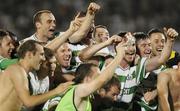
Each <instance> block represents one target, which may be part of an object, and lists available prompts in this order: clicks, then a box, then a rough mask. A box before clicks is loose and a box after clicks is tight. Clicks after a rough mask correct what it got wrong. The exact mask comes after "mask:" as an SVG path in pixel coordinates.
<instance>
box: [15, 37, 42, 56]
mask: <svg viewBox="0 0 180 111" xmlns="http://www.w3.org/2000/svg"><path fill="white" fill-rule="evenodd" d="M37 44H39V45H40V43H39V42H37V41H35V40H28V41H26V42H24V43H23V44H22V45H20V47H19V49H18V57H19V58H24V57H25V55H26V53H27V52H28V51H30V52H32V53H33V54H35V53H36V51H37V47H36V45H37Z"/></svg>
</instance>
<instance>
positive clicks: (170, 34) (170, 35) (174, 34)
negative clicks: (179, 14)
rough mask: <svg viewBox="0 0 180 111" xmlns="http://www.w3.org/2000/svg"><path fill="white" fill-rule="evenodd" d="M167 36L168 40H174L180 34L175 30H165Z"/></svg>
mask: <svg viewBox="0 0 180 111" xmlns="http://www.w3.org/2000/svg"><path fill="white" fill-rule="evenodd" d="M163 30H164V33H165V35H166V36H167V39H171V40H174V39H175V38H176V37H177V36H178V35H179V34H178V32H177V31H176V30H175V29H173V28H169V29H167V28H163Z"/></svg>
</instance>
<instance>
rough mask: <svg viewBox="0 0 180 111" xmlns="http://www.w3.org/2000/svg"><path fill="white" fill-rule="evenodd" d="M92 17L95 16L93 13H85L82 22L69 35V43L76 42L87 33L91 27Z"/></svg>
mask: <svg viewBox="0 0 180 111" xmlns="http://www.w3.org/2000/svg"><path fill="white" fill-rule="evenodd" d="M94 17H95V15H94V14H93V15H90V14H87V15H86V18H85V20H84V22H83V23H82V25H81V27H80V28H79V29H78V30H77V31H76V32H75V33H74V34H73V35H72V36H70V37H69V41H70V42H71V43H77V42H79V41H80V40H81V39H82V38H84V37H86V36H87V34H88V32H89V30H90V28H91V25H92V23H93V20H94Z"/></svg>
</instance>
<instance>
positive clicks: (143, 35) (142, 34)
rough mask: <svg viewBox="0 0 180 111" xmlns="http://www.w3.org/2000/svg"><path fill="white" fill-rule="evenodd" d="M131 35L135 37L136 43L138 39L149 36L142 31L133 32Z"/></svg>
mask: <svg viewBox="0 0 180 111" xmlns="http://www.w3.org/2000/svg"><path fill="white" fill-rule="evenodd" d="M133 36H134V37H135V38H136V43H137V42H138V41H139V40H145V39H148V38H149V36H148V35H147V34H145V33H144V32H135V33H133Z"/></svg>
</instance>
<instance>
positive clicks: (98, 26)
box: [93, 25, 107, 37]
mask: <svg viewBox="0 0 180 111" xmlns="http://www.w3.org/2000/svg"><path fill="white" fill-rule="evenodd" d="M98 28H103V29H106V30H107V27H106V26H104V25H97V26H95V27H94V31H93V37H95V34H96V29H98Z"/></svg>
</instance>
